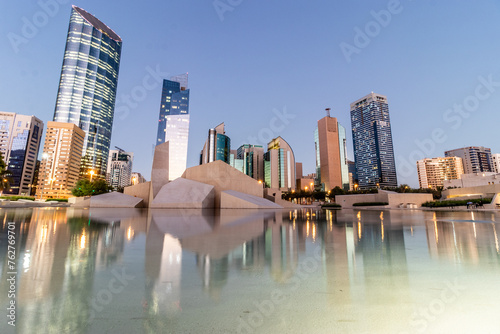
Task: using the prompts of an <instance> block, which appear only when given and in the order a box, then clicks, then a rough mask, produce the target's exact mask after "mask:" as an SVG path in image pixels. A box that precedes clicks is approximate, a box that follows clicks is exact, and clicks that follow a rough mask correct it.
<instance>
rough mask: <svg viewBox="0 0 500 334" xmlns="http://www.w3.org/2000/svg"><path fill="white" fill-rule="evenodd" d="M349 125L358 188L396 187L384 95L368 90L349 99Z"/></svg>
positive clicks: (387, 107) (392, 149)
mask: <svg viewBox="0 0 500 334" xmlns="http://www.w3.org/2000/svg"><path fill="white" fill-rule="evenodd" d="M351 127H352V139H353V144H354V159H355V164H356V172H357V175H358V181H359V188H360V189H368V188H375V187H377V186H380V187H397V185H398V180H397V176H396V163H395V160H394V148H393V145H392V133H391V121H390V118H389V105H388V104H387V97H386V96H383V95H379V94H375V93H373V92H372V93H370V94H368V95H366V96H365V97H363V98H361V99H359V100H357V101H355V102H353V103H351Z"/></svg>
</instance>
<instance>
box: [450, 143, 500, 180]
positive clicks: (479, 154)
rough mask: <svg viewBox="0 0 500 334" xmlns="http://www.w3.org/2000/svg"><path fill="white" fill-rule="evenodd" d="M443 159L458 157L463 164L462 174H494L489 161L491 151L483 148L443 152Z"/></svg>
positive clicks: (472, 147)
mask: <svg viewBox="0 0 500 334" xmlns="http://www.w3.org/2000/svg"><path fill="white" fill-rule="evenodd" d="M444 156H445V157H460V158H462V162H463V164H464V173H465V174H471V173H482V172H494V171H495V170H494V167H493V163H492V161H491V149H489V148H486V147H483V146H469V147H463V148H457V149H455V150H450V151H446V152H444Z"/></svg>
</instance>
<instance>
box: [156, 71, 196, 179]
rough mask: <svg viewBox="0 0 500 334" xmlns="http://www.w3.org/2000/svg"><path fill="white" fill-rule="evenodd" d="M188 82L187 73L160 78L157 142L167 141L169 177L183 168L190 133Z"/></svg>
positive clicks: (173, 177) (178, 175)
mask: <svg viewBox="0 0 500 334" xmlns="http://www.w3.org/2000/svg"><path fill="white" fill-rule="evenodd" d="M187 83H188V75H187V73H186V74H183V75H179V76H176V77H172V78H170V80H166V79H165V80H163V90H162V94H161V104H160V116H159V118H158V133H157V139H156V145H159V144H162V143H165V142H167V141H168V142H169V160H168V163H169V170H168V175H169V179H170V180H175V179H176V178H178V177H181V176H182V173H184V170H186V164H187V149H188V137H189V89H187Z"/></svg>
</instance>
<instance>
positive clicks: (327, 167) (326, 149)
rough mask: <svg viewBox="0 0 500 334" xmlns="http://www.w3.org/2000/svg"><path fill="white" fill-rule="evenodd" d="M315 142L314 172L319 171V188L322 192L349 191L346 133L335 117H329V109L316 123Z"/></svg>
mask: <svg viewBox="0 0 500 334" xmlns="http://www.w3.org/2000/svg"><path fill="white" fill-rule="evenodd" d="M315 140H317V142H316V148H317V151H316V159H317V160H316V170H318V169H319V171H320V178H319V181H320V182H319V185H321V188H322V189H323V190H324V191H329V190H332V189H333V188H335V187H340V188H342V189H345V190H349V170H348V167H347V145H346V132H345V128H344V127H343V126H342V125H340V123H338V122H337V119H336V118H335V117H330V115H329V109H328V115H327V116H326V117H323V118H322V119H320V120H319V121H318V127H317V131H315ZM318 148H319V150H318ZM318 151H319V154H318ZM318 156H319V159H318Z"/></svg>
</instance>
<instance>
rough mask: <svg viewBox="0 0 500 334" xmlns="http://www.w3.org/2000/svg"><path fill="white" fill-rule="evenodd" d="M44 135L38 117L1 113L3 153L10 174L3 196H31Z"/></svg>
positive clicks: (1, 150) (0, 142) (0, 139)
mask: <svg viewBox="0 0 500 334" xmlns="http://www.w3.org/2000/svg"><path fill="white" fill-rule="evenodd" d="M42 132H43V122H42V121H41V120H39V119H38V118H36V117H35V116H26V115H19V114H16V113H9V112H0V153H1V154H2V158H3V160H4V162H5V164H6V168H7V170H9V171H10V172H11V177H10V180H9V185H10V189H5V190H4V191H3V194H9V195H29V194H31V192H32V189H31V188H32V186H33V179H34V176H35V170H36V161H37V156H38V149H39V147H40V140H41V138H42Z"/></svg>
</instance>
